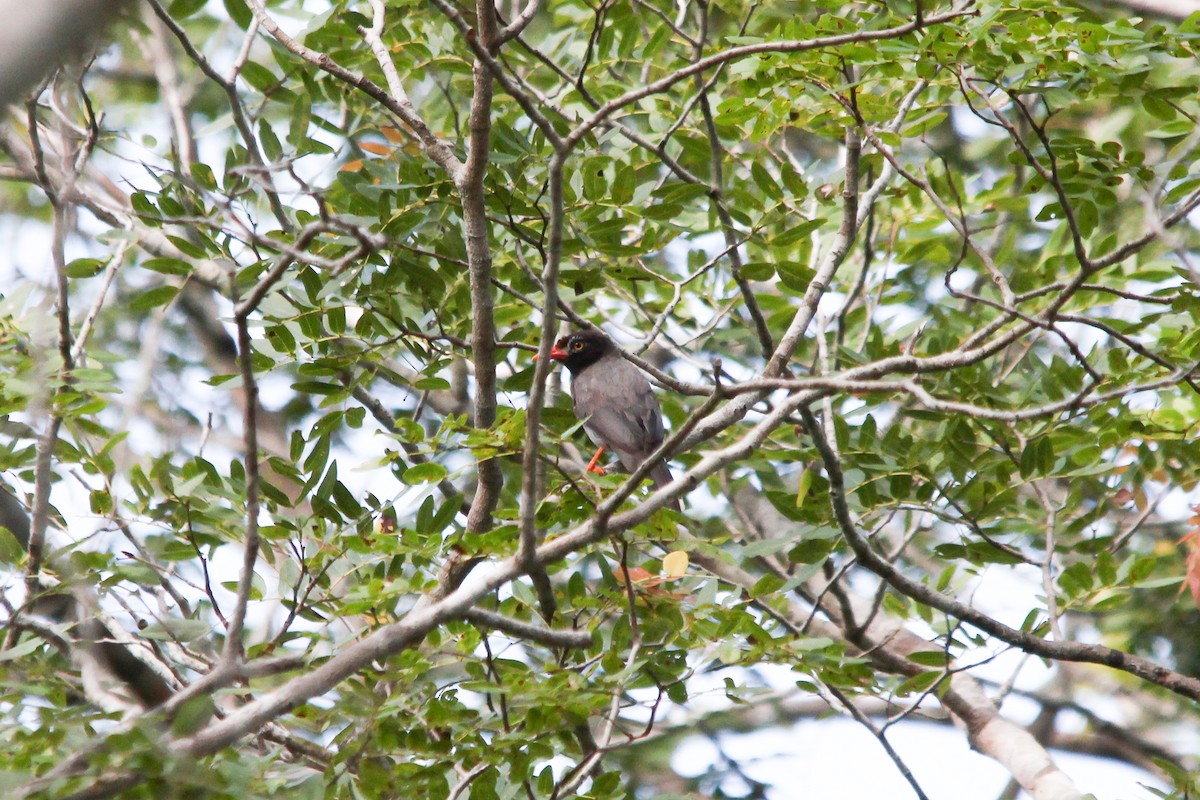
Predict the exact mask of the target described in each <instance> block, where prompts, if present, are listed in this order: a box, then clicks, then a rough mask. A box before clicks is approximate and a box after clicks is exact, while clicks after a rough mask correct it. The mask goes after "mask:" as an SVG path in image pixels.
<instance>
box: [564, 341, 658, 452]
mask: <svg viewBox="0 0 1200 800" xmlns="http://www.w3.org/2000/svg"><path fill="white" fill-rule="evenodd" d="M571 393H572V399H573V400H574V403H575V414H576V415H577V416H578V417H579V418H580V419H583V420H586V422H585V423H584V429H585V430H587V432H588V435H589V436H591V437H592V439H593V440H595V441H596V443H597V444H600V445H603V446H604V447H607V448H608V449H610V450H612V451H614V452H615V453H616V454H617V455H618V456H619V457H620V458H621V463H622V464H624V465H625V468H626V469H636V468H637V467H638V465H640V464H641V463H642V461H644V460H645V458H646V456H647V455H649V454H650V451H652V450H653V449H654V448H656V447H658V446H659V445H660V444H662V440H663V424H662V411H661V410H660V408H659V405H658V398H657V397H655V396H654V392H653V391H652V390H651V389H650V382H649V381H647V380H646V376H645V375H643V374H642V371H641V370H639V369H638V368H637V367H635V366H634V365H633V364H630V363H629V362H628V361H626V360H625V359H623V358H621V357H620V356H614V357H612V358H608V357H606V358H604V359H601V361H599V362H597V363H596V364H594V365H592V367H590V368H588V369H587V370H586V371H584V372H583V373H582V374H580V375H579V376H578V377H577V378H576V379H575V381H574V383H573V384H572V386H571Z"/></svg>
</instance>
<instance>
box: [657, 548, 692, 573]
mask: <svg viewBox="0 0 1200 800" xmlns="http://www.w3.org/2000/svg"><path fill="white" fill-rule="evenodd" d="M662 566H663V572H664V573H666V575H667V577H668V578H682V577H683V576H684V575H686V574H687V568H688V554H687V551H686V550H672V551H671V552H670V553H667V554H666V555H665V556H663V562H662Z"/></svg>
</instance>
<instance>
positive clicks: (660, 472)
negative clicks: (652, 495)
mask: <svg viewBox="0 0 1200 800" xmlns="http://www.w3.org/2000/svg"><path fill="white" fill-rule="evenodd" d="M650 480H651V482H653V483H654V488H655V489H660V488H662V487H663V486H666V485H667V484H668V483H670V482H671V481H673V480H675V476H673V475H672V474H671V468H670V467H668V466H667V464H666V462H665V461H664V462H661V463H659V464H656V465H655V467H654V469H652V470H650ZM671 508H673V509H675V510H676V511H682V510H683V509H682V508H681V507H680V505H679V501H678V500H672V501H671Z"/></svg>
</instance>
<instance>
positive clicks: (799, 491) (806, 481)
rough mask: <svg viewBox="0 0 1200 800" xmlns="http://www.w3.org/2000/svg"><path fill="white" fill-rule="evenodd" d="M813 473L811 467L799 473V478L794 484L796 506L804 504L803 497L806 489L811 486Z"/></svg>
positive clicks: (806, 493) (806, 491) (806, 494)
mask: <svg viewBox="0 0 1200 800" xmlns="http://www.w3.org/2000/svg"><path fill="white" fill-rule="evenodd" d="M812 483H813V474H812V470H811V469H806V470H804V472H801V473H800V480H799V482H798V484H797V486H796V508H800V507H801V506H803V505H804V498H805V497H807V496H808V490H809V489H811V488H812Z"/></svg>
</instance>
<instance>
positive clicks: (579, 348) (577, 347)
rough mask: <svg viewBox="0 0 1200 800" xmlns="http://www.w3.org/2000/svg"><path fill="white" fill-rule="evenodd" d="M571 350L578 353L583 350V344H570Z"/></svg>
mask: <svg viewBox="0 0 1200 800" xmlns="http://www.w3.org/2000/svg"><path fill="white" fill-rule="evenodd" d="M571 349H572V350H575V351H579V350H582V349H583V342H571Z"/></svg>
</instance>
